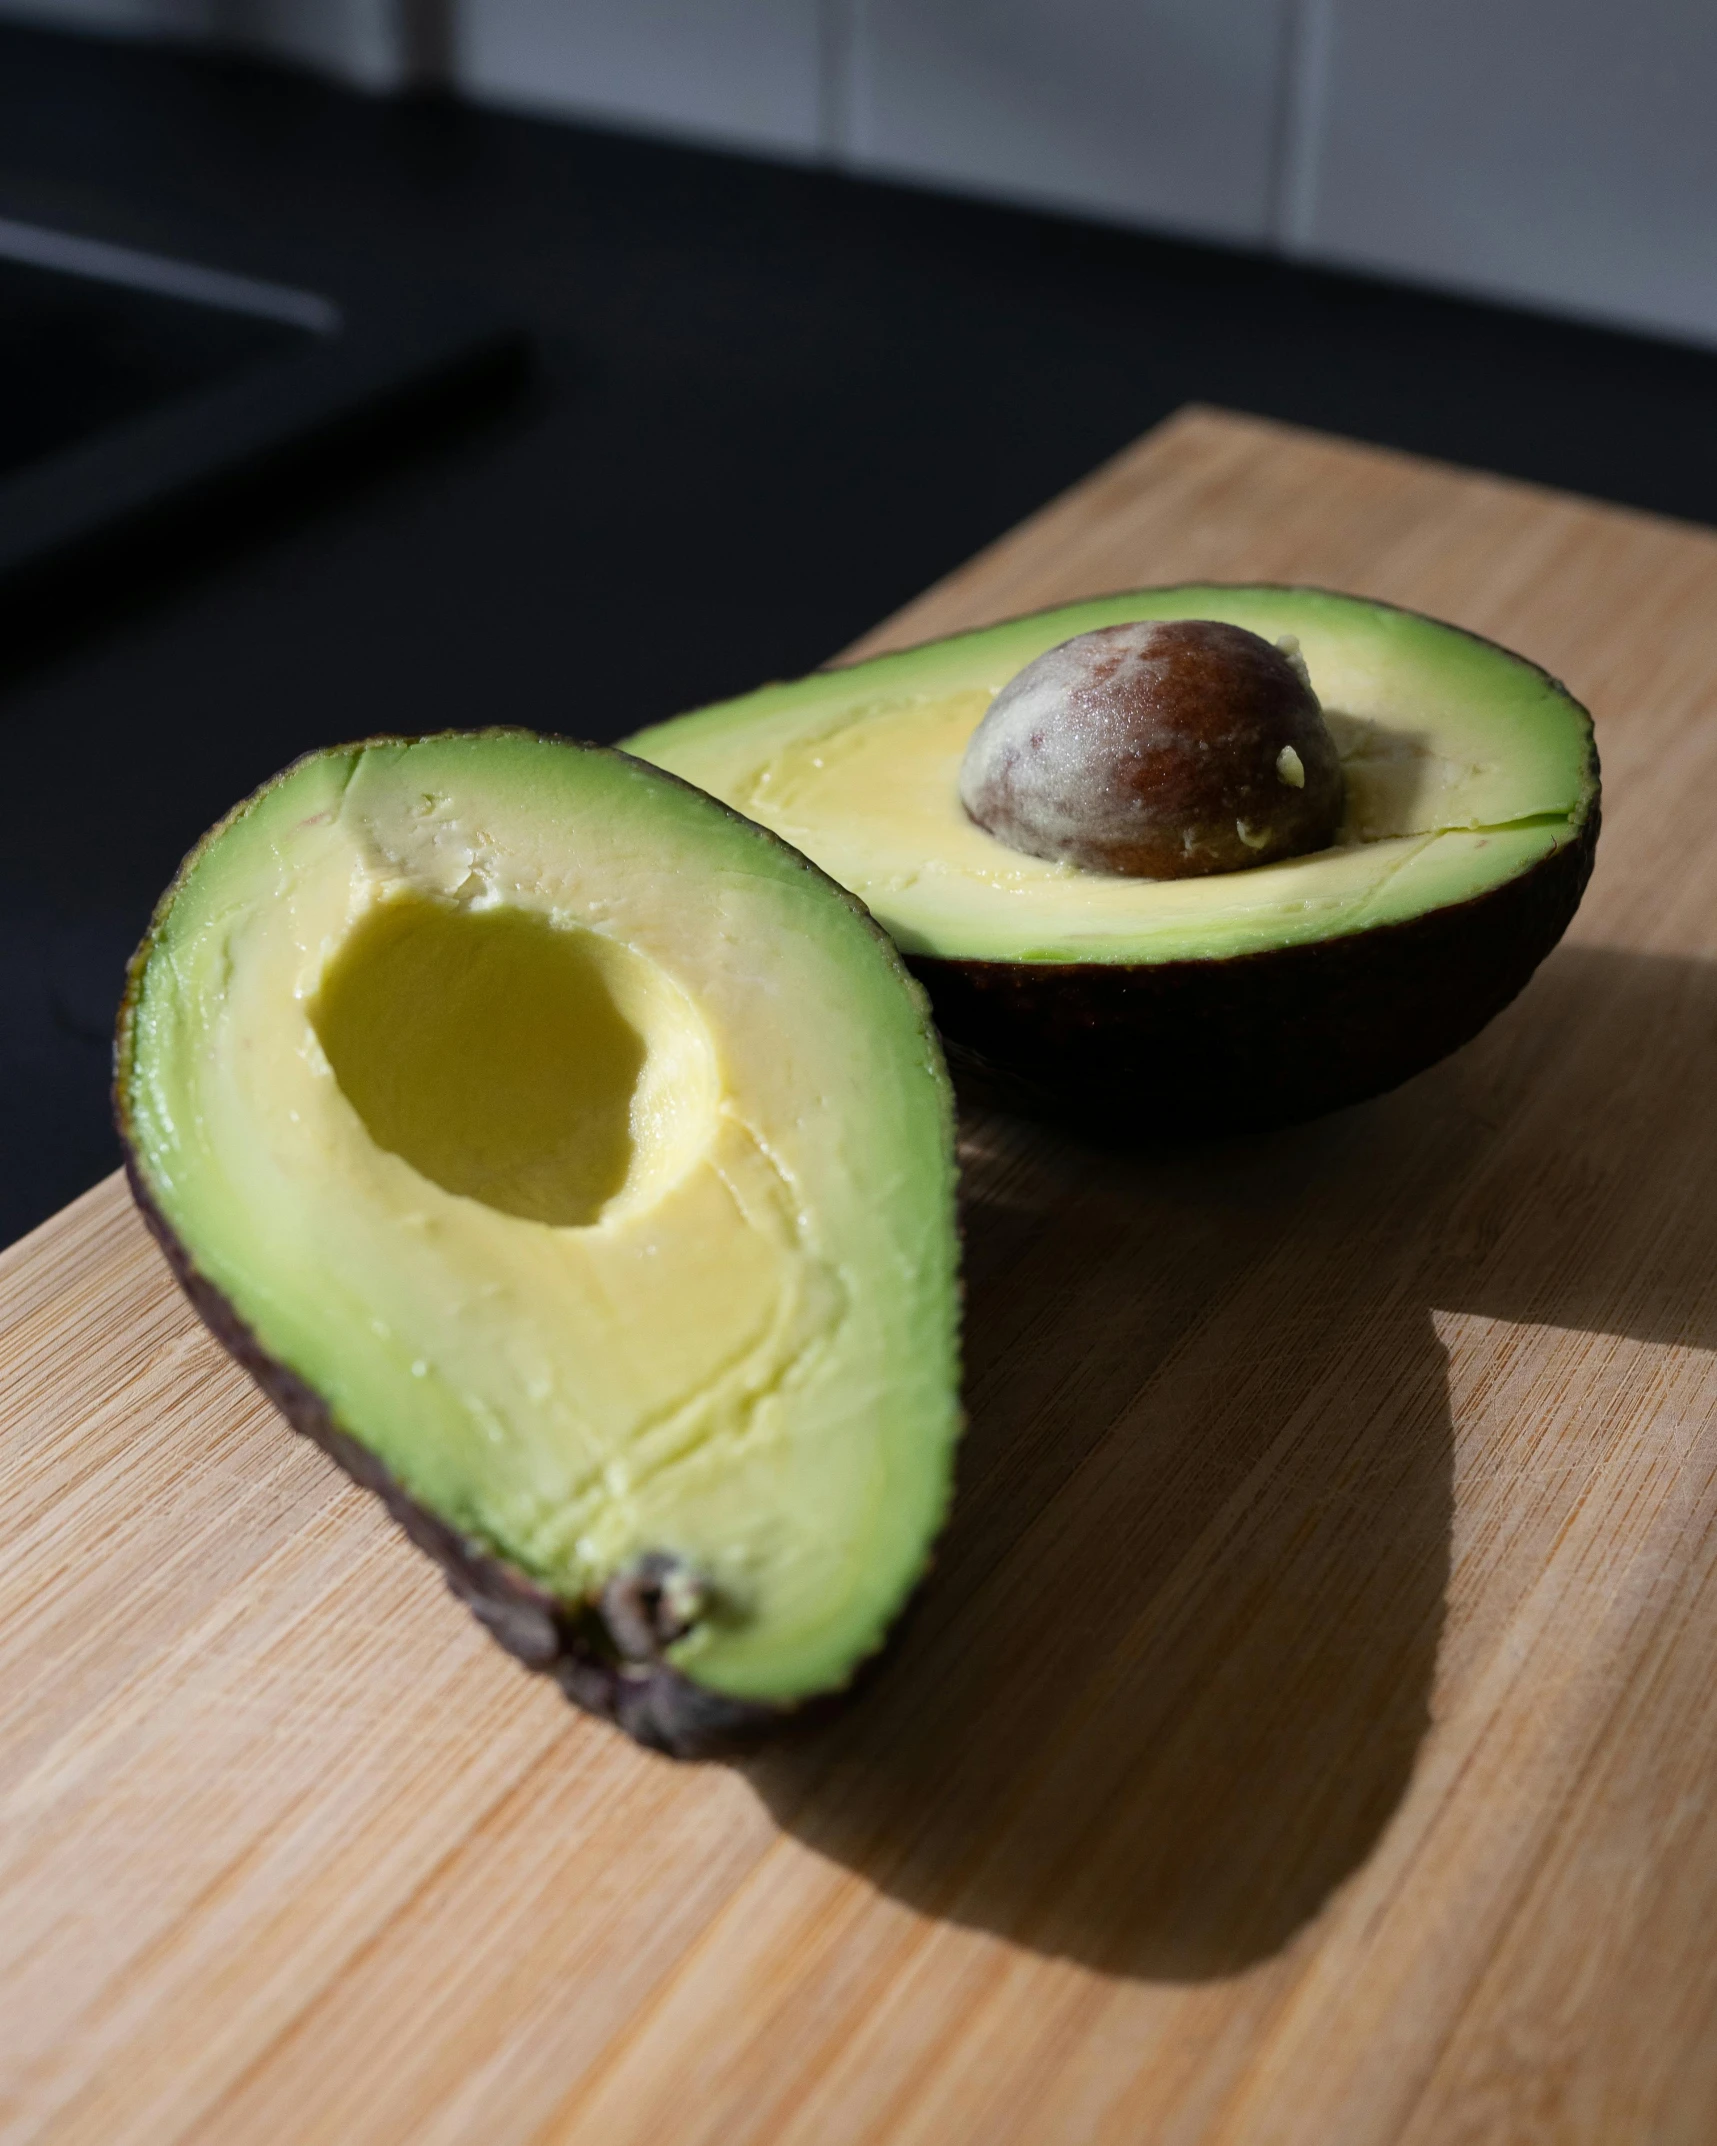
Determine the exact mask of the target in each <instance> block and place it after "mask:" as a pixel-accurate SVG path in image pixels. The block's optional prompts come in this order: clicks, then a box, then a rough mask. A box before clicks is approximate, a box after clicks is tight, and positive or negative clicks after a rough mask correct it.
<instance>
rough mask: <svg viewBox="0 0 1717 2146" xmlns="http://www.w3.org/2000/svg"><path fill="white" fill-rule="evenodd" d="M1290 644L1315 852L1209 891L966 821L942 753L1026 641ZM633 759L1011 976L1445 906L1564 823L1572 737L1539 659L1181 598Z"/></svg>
mask: <svg viewBox="0 0 1717 2146" xmlns="http://www.w3.org/2000/svg"><path fill="white" fill-rule="evenodd" d="M1182 618H1197V619H1219V620H1223V621H1226V622H1227V623H1229V624H1232V625H1236V626H1244V627H1247V628H1249V629H1250V630H1251V631H1252V632H1254V633H1258V634H1262V635H1264V636H1265V637H1266V638H1267V639H1269V640H1276V639H1278V638H1279V637H1281V636H1283V635H1293V636H1294V637H1295V638H1296V639H1297V640H1298V642H1299V644H1300V649H1301V652H1302V654H1303V655H1304V657H1305V661H1306V666H1307V669H1308V671H1309V673H1310V677H1311V682H1312V686H1313V689H1314V690H1315V692H1316V693H1317V695H1318V698H1319V699H1320V701H1321V702H1322V703H1323V708H1324V714H1325V719H1326V720H1327V722H1328V724H1329V727H1330V730H1331V731H1332V733H1333V734H1334V736H1335V740H1336V744H1337V747H1338V749H1339V751H1340V754H1341V758H1342V765H1343V772H1344V776H1345V781H1346V796H1347V802H1346V810H1345V815H1344V819H1343V823H1342V826H1341V830H1340V834H1339V837H1338V840H1337V842H1336V844H1335V846H1334V847H1332V848H1330V849H1326V850H1321V851H1318V852H1317V853H1315V854H1314V855H1310V856H1304V857H1295V858H1291V859H1289V860H1287V861H1286V862H1283V863H1279V864H1274V865H1268V866H1264V867H1261V868H1259V869H1257V870H1253V871H1245V872H1225V873H1218V874H1214V875H1212V876H1211V877H1209V878H1203V879H1182V880H1141V879H1122V878H1116V877H1111V876H1109V875H1107V874H1103V873H1097V872H1089V871H1084V870H1081V869H1079V868H1078V867H1077V866H1074V865H1069V864H1052V863H1048V862H1044V861H1042V860H1040V859H1038V858H1034V857H1028V856H1022V855H1021V854H1020V853H1019V852H1018V851H1016V850H1012V849H1009V848H1006V847H1004V845H1003V844H1002V843H1000V842H998V841H997V840H996V839H995V838H994V837H993V836H991V835H988V834H986V833H985V832H984V831H983V830H982V829H981V828H979V827H977V826H975V825H973V823H972V822H971V821H970V820H969V819H968V818H967V817H966V814H965V812H964V810H963V809H962V807H961V804H960V800H959V795H958V779H959V770H960V761H961V756H962V755H963V753H964V752H965V749H966V744H967V741H968V740H969V739H970V737H971V735H972V732H973V731H974V730H975V729H976V728H977V725H978V723H979V721H980V720H981V719H982V717H983V715H984V712H985V710H986V709H987V708H988V707H989V704H990V702H991V701H992V700H993V699H994V698H995V696H996V694H997V693H998V692H999V691H1000V690H1001V688H1002V687H1003V686H1004V685H1006V684H1007V682H1008V681H1009V679H1011V678H1012V677H1014V676H1015V674H1016V673H1017V672H1019V671H1020V670H1022V669H1023V668H1024V667H1025V665H1026V664H1028V663H1029V662H1031V661H1032V660H1033V659H1034V658H1035V657H1037V656H1039V655H1041V654H1042V653H1043V652H1044V650H1045V649H1048V648H1052V647H1054V646H1056V645H1057V644H1058V643H1059V642H1062V641H1066V640H1070V639H1071V638H1072V637H1073V636H1074V635H1075V634H1080V633H1086V632H1089V631H1090V630H1091V629H1093V628H1094V627H1098V626H1110V625H1116V624H1120V623H1122V622H1124V621H1128V620H1133V619H1182ZM626 749H627V751H629V752H633V753H637V754H639V755H640V756H641V757H642V758H644V759H646V760H650V761H654V762H655V763H656V764H657V765H658V766H660V767H665V768H670V769H672V770H673V772H674V773H675V774H678V775H683V776H684V777H685V778H686V780H687V781H688V782H695V783H697V784H698V785H699V786H700V787H701V788H703V789H706V790H708V791H710V792H712V793H713V794H714V795H715V796H717V797H720V798H723V799H725V800H726V801H727V802H728V803H729V804H731V805H732V806H733V807H734V808H735V809H736V810H737V811H740V812H743V813H745V814H747V815H748V816H749V817H750V818H752V819H754V820H757V821H759V822H760V823H761V824H763V825H764V826H767V827H770V828H773V829H774V830H775V832H776V833H778V834H780V835H781V836H783V837H784V838H785V839H786V840H787V841H789V842H791V843H793V844H794V845H795V846H796V847H797V848H799V849H801V850H803V851H804V852H805V854H806V855H807V856H808V857H811V858H814V859H815V861H816V862H817V863H818V864H820V865H821V866H822V867H823V869H824V871H826V872H828V873H829V874H830V875H831V876H832V877H833V878H835V879H838V880H839V881H840V882H841V884H842V885H843V886H845V887H850V888H851V889H852V891H853V892H854V893H855V894H857V895H859V896H860V897H861V899H862V900H863V901H864V902H866V903H867V904H868V906H869V908H870V910H871V912H872V914H873V915H874V916H875V917H876V918H877V920H878V922H879V923H881V924H882V925H883V926H884V928H885V929H886V930H887V931H888V932H889V933H890V934H891V935H892V936H893V938H894V939H895V941H896V942H897V943H898V944H899V945H900V946H901V947H902V948H903V949H904V950H905V951H906V952H908V953H910V954H914V955H935V956H943V957H947V958H952V959H964V960H982V961H1006V962H1113V963H1124V964H1147V963H1153V962H1165V961H1186V960H1198V959H1221V958H1224V957H1227V956H1232V955H1239V954H1250V953H1257V952H1260V951H1264V950H1266V949H1269V948H1274V947H1282V946H1291V945H1299V944H1303V943H1306V942H1309V941H1315V940H1320V939H1330V938H1336V937H1340V936H1344V935H1346V934H1349V933H1353V932H1359V931H1364V930H1367V929H1369V928H1370V927H1372V926H1373V925H1379V924H1392V923H1398V922H1401V921H1404V920H1405V919H1408V918H1411V917H1415V916H1419V915H1421V914H1423V913H1424V912H1425V911H1427V910H1431V909H1437V908H1441V907H1443V906H1444V905H1446V904H1449V903H1454V902H1461V901H1465V900H1468V899H1470V898H1471V897H1473V896H1475V895H1479V894H1482V893H1484V892H1486V891H1487V890H1488V889H1490V888H1492V887H1495V886H1498V885H1500V884H1501V883H1502V882H1503V881H1505V880H1508V879H1512V878H1513V877H1515V875H1516V874H1518V873H1521V872H1524V871H1527V870H1529V869H1530V868H1531V867H1532V866H1533V865H1535V864H1537V863H1538V862H1540V861H1541V860H1542V859H1543V858H1544V857H1546V856H1547V855H1549V853H1550V852H1551V851H1553V850H1555V849H1557V848H1558V847H1560V846H1561V845H1562V844H1564V843H1566V842H1568V841H1570V840H1571V839H1572V838H1573V837H1574V835H1575V834H1576V833H1577V832H1578V831H1579V828H1580V826H1581V824H1582V822H1583V820H1584V818H1585V816H1586V813H1587V810H1588V808H1589V806H1590V803H1591V800H1592V798H1593V796H1594V795H1595V792H1596V787H1597V770H1596V762H1595V759H1594V757H1593V751H1592V733H1591V721H1590V718H1589V717H1588V716H1587V714H1586V712H1585V710H1584V709H1582V708H1581V707H1580V706H1579V704H1578V703H1577V702H1575V701H1574V700H1573V699H1571V698H1570V697H1569V695H1568V694H1567V693H1565V692H1564V691H1563V690H1562V688H1561V687H1560V686H1558V685H1557V684H1556V682H1555V681H1554V680H1553V679H1551V678H1549V677H1548V676H1546V674H1545V673H1544V672H1542V671H1540V670H1539V669H1537V668H1536V667H1535V666H1534V665H1532V664H1530V663H1526V662H1523V661H1522V660H1521V659H1520V658H1519V657H1516V656H1511V655H1510V654H1508V653H1507V652H1506V651H1505V650H1503V649H1501V648H1498V647H1496V646H1494V645H1493V644H1492V643H1490V642H1487V641H1481V640H1478V639H1475V638H1474V637H1473V636H1472V635H1470V634H1466V633H1463V632H1461V631H1460V630H1459V629H1457V628H1455V627H1452V626H1444V625H1440V624H1438V623H1437V622H1436V621H1434V620H1431V619H1427V618H1422V617H1419V616H1418V615H1417V614H1415V613H1412V612H1407V611H1397V610H1393V609H1391V608H1390V607H1388V606H1387V605H1382V604H1374V603H1367V602H1364V601H1362V600H1361V599H1359V598H1356V597H1350V596H1338V595H1333V594H1330V593H1327V592H1325V591H1323V590H1315V589H1294V588H1235V587H1222V586H1209V587H1204V586H1197V585H1188V586H1184V587H1180V588H1172V589H1147V590H1143V591H1138V592H1135V593H1133V594H1131V595H1124V596H1108V597H1103V598H1100V599H1098V600H1096V601H1094V602H1090V603H1080V604H1070V605H1068V606H1066V607H1064V608H1062V609H1060V610H1055V611H1042V612H1038V613H1036V614H1035V615H1034V616H1032V617H1029V618H1020V619H1013V620H1010V621H1008V622H1007V623H1006V624H1005V625H1000V626H991V627H986V628H984V629H982V630H981V631H979V632H976V633H967V634H960V635H957V636H955V637H954V638H953V639H950V640H946V641H935V642H931V643H929V644H927V645H926V646H924V647H921V648H914V649H908V650H905V651H904V652H903V653H901V654H898V655H889V656H878V657H874V658H872V659H871V660H869V661H868V662H863V663H855V664H853V665H851V666H850V667H847V668H843V669H837V670H830V671H820V672H817V673H815V674H814V675H813V676H811V677H809V678H804V679H800V680H798V681H796V682H795V683H792V684H789V685H777V686H767V687H765V688H764V689H763V690H762V691H761V692H757V693H751V694H748V695H746V696H745V697H744V698H743V699H740V700H733V701H727V702H725V703H723V704H722V705H720V706H718V707H713V708H705V709H702V710H700V711H698V712H697V713H695V714H691V715H685V716H680V717H678V718H677V719H676V720H674V721H673V722H669V723H663V724H660V725H658V726H657V727H656V728H654V729H651V730H646V731H642V732H640V733H639V735H638V736H636V737H635V738H631V739H629V740H628V741H627V746H626Z"/></svg>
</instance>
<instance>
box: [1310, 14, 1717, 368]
mask: <svg viewBox="0 0 1717 2146" xmlns="http://www.w3.org/2000/svg"><path fill="white" fill-rule="evenodd" d="M1321 4H1322V5H1323V6H1325V7H1327V9H1328V37H1327V53H1326V60H1325V79H1324V82H1323V84H1322V94H1321V98H1320V100H1319V101H1320V105H1321V115H1322V125H1321V129H1320V131H1319V138H1318V140H1317V142H1316V143H1315V146H1313V147H1312V149H1311V150H1310V153H1309V154H1308V155H1307V158H1306V168H1305V170H1304V173H1303V177H1304V185H1303V187H1302V189H1301V213H1300V216H1299V219H1298V222H1299V229H1298V231H1297V232H1296V233H1294V234H1293V235H1294V236H1295V237H1296V238H1297V240H1298V242H1299V244H1300V245H1301V246H1302V247H1303V248H1304V249H1305V250H1306V251H1308V252H1310V253H1312V254H1314V255H1316V256H1318V257H1320V258H1323V259H1327V260H1336V261H1342V262H1348V263H1355V264H1359V265H1363V266H1368V267H1376V268H1381V269H1385V270H1389V271H1395V272H1403V271H1404V272H1406V273H1408V274H1411V275H1413V276H1416V277H1422V278H1424V279H1425V280H1427V281H1429V282H1433V283H1439V284H1445V285H1453V286H1456V287H1459V288H1464V289H1468V290H1475V291H1482V292H1487V293H1491V294H1493V295H1495V296H1498V297H1503V298H1525V299H1531V300H1534V301H1537V302H1540V303H1542V304H1545V305H1548V306H1553V307H1559V308H1566V309H1569V310H1572V311H1576V312H1581V313H1590V314H1596V315H1599V316H1607V317H1611V318H1614V319H1618V320H1626V321H1635V322H1640V323H1644V324H1647V325H1650V326H1657V327H1664V328H1668V329H1671V330H1678V331H1681V332H1683V333H1686V334H1691V335H1695V336H1699V337H1702V338H1707V339H1717V0H1321Z"/></svg>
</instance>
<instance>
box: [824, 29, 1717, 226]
mask: <svg viewBox="0 0 1717 2146" xmlns="http://www.w3.org/2000/svg"><path fill="white" fill-rule="evenodd" d="M1714 4H1717V0H1714ZM852 6H853V14H852V20H851V33H850V43H849V46H848V51H849V54H850V59H849V64H848V73H847V82H846V92H847V94H846V100H845V103H846V129H847V135H846V141H845V144H844V147H845V148H846V151H847V154H848V156H849V157H850V159H851V161H852V162H853V163H854V164H855V165H856V166H857V167H858V168H859V169H861V170H869V171H878V172H894V173H901V174H906V175H910V176H911V177H914V178H922V179H930V180H933V181H941V182H944V183H946V184H950V185H953V186H957V187H960V188H962V189H969V190H972V191H975V192H982V193H988V194H997V195H1001V196H1004V197H1007V198H1011V199H1013V200H1017V201H1034V202H1043V203H1050V204H1054V205H1057V206H1062V207H1068V208H1074V209H1083V210H1096V211H1097V212H1098V213H1100V214H1102V215H1105V216H1114V217H1119V218H1123V219H1125V220H1127V221H1129V222H1138V223H1147V224H1155V225H1160V226H1165V227H1168V228H1171V229H1176V230H1182V231H1192V232H1201V233H1208V234H1211V235H1214V236H1217V237H1222V238H1232V239H1241V240H1251V241H1254V242H1257V241H1262V240H1263V239H1265V238H1266V237H1267V236H1268V235H1269V232H1270V228H1271V220H1272V203H1273V198H1274V191H1275V186H1276V180H1277V162H1278V156H1279V152H1280V140H1279V135H1280V120H1279V115H1280V109H1281V84H1282V77H1283V67H1284V57H1285V48H1286V36H1287V29H1288V22H1289V0H852Z"/></svg>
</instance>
